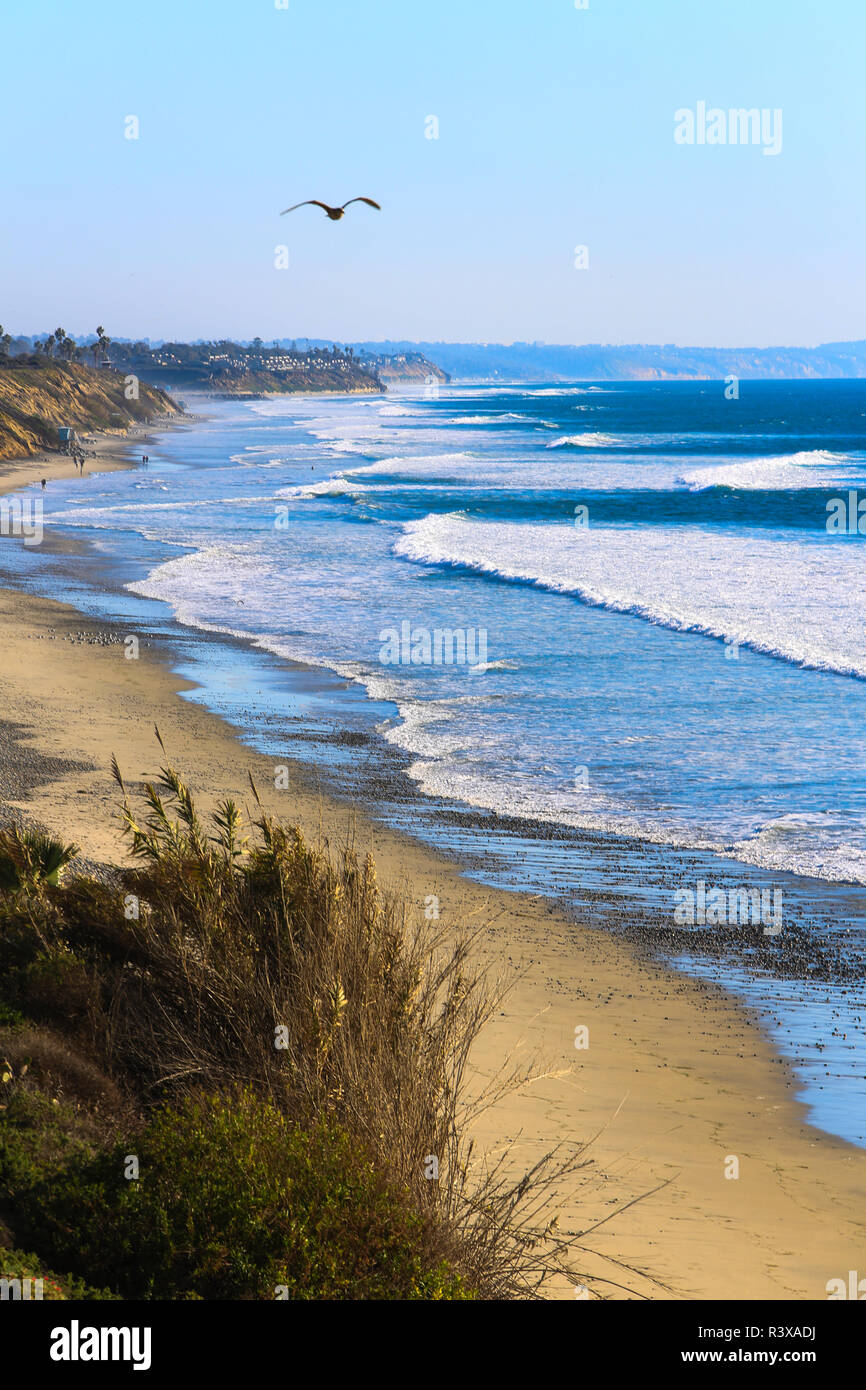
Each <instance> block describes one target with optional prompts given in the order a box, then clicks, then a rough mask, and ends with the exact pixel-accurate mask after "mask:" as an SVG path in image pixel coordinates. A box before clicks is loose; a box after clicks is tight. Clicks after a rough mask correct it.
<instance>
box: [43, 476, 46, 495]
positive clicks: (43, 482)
mask: <svg viewBox="0 0 866 1390" xmlns="http://www.w3.org/2000/svg"><path fill="white" fill-rule="evenodd" d="M45 481H46V480H45V479H44V478H43V479H42V491H43V492H44V491H45Z"/></svg>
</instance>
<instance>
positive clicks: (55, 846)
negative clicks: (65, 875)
mask: <svg viewBox="0 0 866 1390" xmlns="http://www.w3.org/2000/svg"><path fill="white" fill-rule="evenodd" d="M78 853H79V849H78V846H77V845H72V844H68V845H67V844H64V843H63V841H62V840H54V839H52V838H51V836H50V835H45V834H44V833H43V832H42V831H41V830H19V829H18V827H17V826H12V827H11V828H9V829H6V830H0V888H5V889H7V890H8V891H12V892H14V891H15V890H16V889H18V888H24V887H28V888H36V887H38V886H39V885H40V884H43V883H48V884H51V885H52V887H56V886H57V884H58V883H59V882H60V874H61V872H62V871H63V869H65V867H66V865H67V864H68V863H70V861H71V860H73V859H74V858H75V856H76V855H77V854H78Z"/></svg>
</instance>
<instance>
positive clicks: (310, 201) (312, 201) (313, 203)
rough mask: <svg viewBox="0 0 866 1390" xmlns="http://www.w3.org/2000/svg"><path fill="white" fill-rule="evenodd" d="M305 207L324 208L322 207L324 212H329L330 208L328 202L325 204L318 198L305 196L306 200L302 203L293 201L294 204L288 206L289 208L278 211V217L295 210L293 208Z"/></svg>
mask: <svg viewBox="0 0 866 1390" xmlns="http://www.w3.org/2000/svg"><path fill="white" fill-rule="evenodd" d="M306 207H315V208H324V209H325V212H330V211H331V209H330V208H329V207H328V204H327V203H320V202H319V200H318V198H307V199H306V201H305V202H303V203H295V204H294V205H293V206H292V207H290V208H283V210H282V212H281V213H280V217H285V215H286V213H287V212H294V211H295V208H306Z"/></svg>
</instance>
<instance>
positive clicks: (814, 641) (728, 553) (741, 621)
mask: <svg viewBox="0 0 866 1390" xmlns="http://www.w3.org/2000/svg"><path fill="white" fill-rule="evenodd" d="M395 552H396V553H397V554H398V555H402V556H404V557H405V558H406V559H409V560H414V561H417V562H420V563H427V564H435V565H442V564H446V565H448V564H450V565H459V566H466V567H467V568H469V569H473V570H477V571H479V572H481V573H484V574H490V575H498V576H501V577H503V578H506V579H516V580H523V581H525V582H526V583H529V584H534V585H537V586H538V587H540V588H545V589H550V590H553V591H555V592H559V593H565V594H574V595H577V596H579V597H580V598H582V599H584V600H586V601H588V602H590V603H595V604H600V605H602V606H604V607H607V608H611V609H615V610H617V611H619V612H624V613H634V614H637V615H639V616H640V617H643V618H647V619H649V620H650V621H651V622H655V623H660V624H662V625H664V626H667V627H672V628H676V629H679V630H680V631H694V632H701V633H706V634H708V635H710V636H713V637H720V638H721V637H724V638H727V639H729V640H730V641H732V642H738V643H740V644H742V645H746V646H750V647H753V648H755V649H756V650H758V651H762V652H767V653H770V654H772V655H774V656H778V657H782V658H784V659H786V660H788V661H792V662H795V663H797V664H798V665H803V666H812V667H816V668H818V669H823V670H830V671H838V672H842V673H844V674H849V675H857V676H861V677H866V567H864V564H863V552H862V550H861V549H860V547H859V546H857V545H852V544H850V543H846V542H845V541H843V540H839V539H836V538H833V537H829V536H827V535H825V534H822V535H820V536H817V537H812V536H809V537H805V538H802V537H799V536H797V537H794V536H792V535H791V534H790V533H782V534H777V535H776V536H774V537H770V536H768V535H767V534H766V533H763V534H753V533H742V532H741V533H739V534H733V533H731V532H723V531H716V530H710V529H703V528H699V527H681V528H677V529H676V530H672V529H671V528H669V527H661V526H657V527H642V528H640V529H633V528H626V527H623V528H617V527H588V528H579V527H571V526H560V525H553V526H537V525H514V524H507V523H499V522H477V521H469V520H466V519H464V518H461V517H456V516H454V515H453V514H450V515H439V516H428V517H425V518H424V519H423V520H421V521H416V522H410V523H409V524H408V525H407V526H406V527H405V528H404V533H403V535H402V536H401V537H400V538H399V540H398V541H397V542H396V544H395Z"/></svg>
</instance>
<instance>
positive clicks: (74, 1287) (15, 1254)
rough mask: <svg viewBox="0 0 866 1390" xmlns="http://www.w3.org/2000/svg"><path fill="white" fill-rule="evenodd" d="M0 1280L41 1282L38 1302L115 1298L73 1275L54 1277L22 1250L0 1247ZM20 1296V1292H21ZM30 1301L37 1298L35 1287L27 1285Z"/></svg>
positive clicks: (106, 1291) (53, 1274)
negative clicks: (39, 1280) (40, 1300)
mask: <svg viewBox="0 0 866 1390" xmlns="http://www.w3.org/2000/svg"><path fill="white" fill-rule="evenodd" d="M0 1279H20V1280H22V1281H23V1280H25V1279H30V1280H31V1281H32V1280H35V1279H41V1280H42V1285H41V1299H42V1301H44V1302H46V1303H49V1302H59V1301H63V1300H75V1301H78V1300H79V1299H86V1300H88V1301H92V1300H97V1299H98V1300H109V1299H114V1298H115V1295H114V1294H112V1293H110V1292H109V1290H108V1289H94V1288H91V1287H90V1285H89V1284H86V1283H85V1282H84V1280H83V1279H77V1278H76V1277H75V1275H74V1274H65V1275H58V1274H55V1273H54V1272H53V1270H50V1269H46V1268H45V1266H44V1265H43V1263H42V1261H41V1260H40V1259H39V1257H38V1256H37V1255H30V1254H27V1253H25V1251H23V1250H10V1249H7V1248H6V1247H4V1246H0ZM22 1293H23V1289H22ZM30 1297H31V1299H33V1300H35V1299H37V1297H38V1295H37V1292H36V1288H35V1287H34V1286H33V1284H32V1283H31V1288H30Z"/></svg>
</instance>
